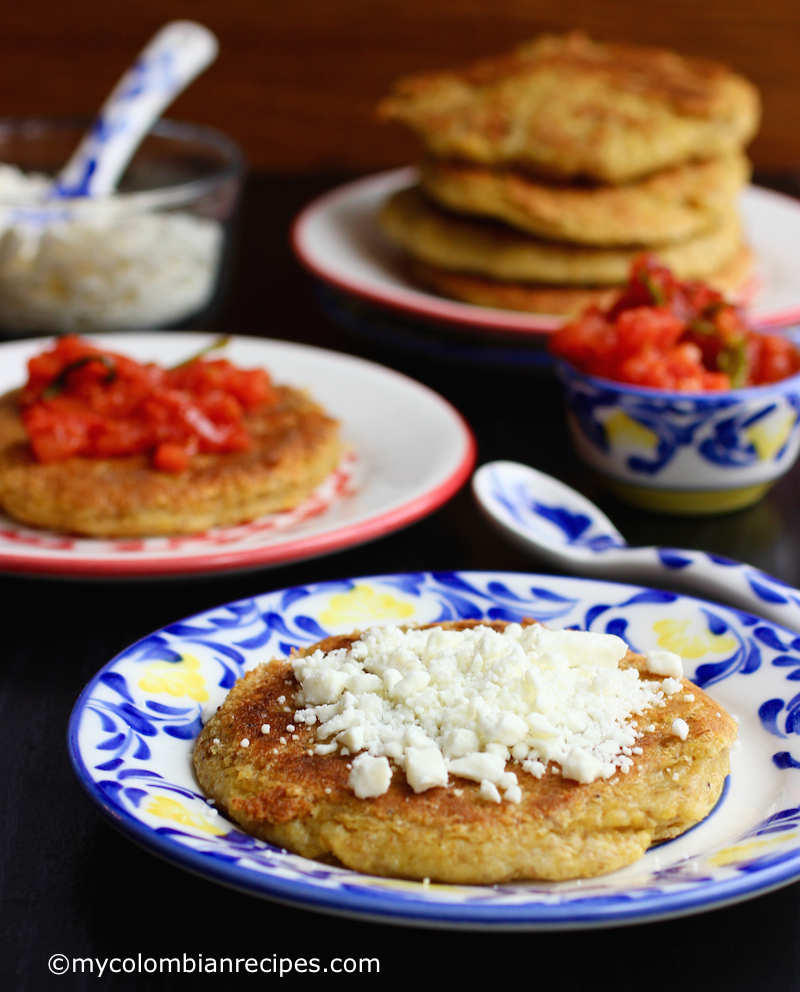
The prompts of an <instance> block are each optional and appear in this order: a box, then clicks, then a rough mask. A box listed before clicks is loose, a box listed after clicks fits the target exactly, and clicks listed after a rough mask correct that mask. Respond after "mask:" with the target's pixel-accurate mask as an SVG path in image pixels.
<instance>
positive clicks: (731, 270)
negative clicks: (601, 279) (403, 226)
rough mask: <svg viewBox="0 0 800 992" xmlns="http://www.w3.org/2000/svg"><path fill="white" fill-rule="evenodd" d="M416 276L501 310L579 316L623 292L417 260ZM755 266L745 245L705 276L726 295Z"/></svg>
mask: <svg viewBox="0 0 800 992" xmlns="http://www.w3.org/2000/svg"><path fill="white" fill-rule="evenodd" d="M409 267H410V271H411V273H412V276H413V278H414V281H415V282H417V283H419V284H420V285H421V286H424V287H426V288H427V289H430V290H432V291H433V292H434V293H437V294H439V295H440V296H447V297H449V298H450V299H451V300H458V301H460V302H461V303H472V304H473V305H474V306H479V307H493V308H495V309H499V310H519V311H522V312H526V313H538V314H550V315H553V316H558V317H577V316H579V315H580V314H582V313H583V311H584V310H585V309H586V308H587V307H589V306H598V307H600V308H601V309H607V308H608V307H610V306H611V305H612V304H613V303H614V301H615V300H616V298H617V297H618V296H619V293H620V289H619V287H608V286H606V287H602V288H601V287H591V286H547V285H543V284H540V283H527V282H504V281H502V280H500V279H488V278H487V277H486V276H478V275H473V274H472V273H470V272H451V271H450V270H448V269H441V268H438V267H437V266H435V265H428V264H427V263H426V262H418V261H417V260H416V259H411V260H410V261H409ZM752 268H753V254H752V252H751V251H750V249H749V248H748V247H747V246H746V245H744V244H742V245H740V246H739V248H738V250H737V251H736V253H735V254H734V256H733V258H731V259H730V261H729V262H727V263H726V264H725V265H723V267H722V268H721V269H719V270H718V271H717V272H715V273H713V275H711V276H709V277H708V278H707V279H706V280H705V281H706V282H707V283H708V284H709V286H711V287H712V289H716V290H718V291H719V292H720V293H723V294H724V295H725V296H728V297H730V298H732V299H733V298H735V297H736V296H737V295H738V294H739V293H740V292H741V290H742V288H743V287H744V286H745V285H746V283H747V278H748V276H749V275H750V273H751V271H752Z"/></svg>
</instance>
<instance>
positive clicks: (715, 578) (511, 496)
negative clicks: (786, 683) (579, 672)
mask: <svg viewBox="0 0 800 992" xmlns="http://www.w3.org/2000/svg"><path fill="white" fill-rule="evenodd" d="M472 491H473V493H474V494H475V498H476V499H477V501H478V505H479V506H480V507H481V509H482V510H483V511H484V513H485V514H486V516H487V517H488V519H489V521H490V522H491V523H492V524H494V525H495V526H496V527H497V528H498V529H499V530H500V531H501V532H502V533H503V534H504V535H505V536H506V537H508V538H510V539H511V541H512V542H513V543H514V544H516V545H517V546H518V547H521V548H522V549H523V550H524V551H529V552H532V553H533V554H535V555H536V557H538V558H541V559H543V560H544V561H546V562H547V563H548V564H550V565H553V566H556V567H558V568H560V569H563V570H564V571H567V572H571V573H573V574H576V575H584V576H591V577H592V578H605V579H618V580H621V581H627V582H641V583H644V584H646V585H654V586H658V585H659V584H661V583H664V582H665V581H666V582H668V583H670V584H680V585H681V586H685V587H687V588H688V589H690V590H692V591H693V592H696V593H698V594H699V595H702V596H704V597H706V598H709V599H715V600H724V601H726V602H728V603H730V604H732V605H734V606H736V607H738V608H739V609H741V610H745V611H746V612H748V613H752V614H755V615H756V616H762V617H766V618H767V619H768V620H773V621H774V622H776V623H779V624H782V625H783V626H784V627H788V628H789V629H790V630H795V631H800V590H798V589H793V588H792V587H791V586H787V585H784V584H783V583H782V582H780V581H779V580H778V579H775V578H773V577H772V576H770V575H767V574H766V573H765V572H761V571H759V570H758V569H757V568H753V567H752V565H745V564H742V563H741V562H738V561H733V560H732V559H730V558H723V557H722V556H720V555H714V554H710V553H708V552H705V551H684V550H678V549H675V548H657V547H648V548H631V547H629V546H628V545H627V544H626V543H625V539H624V538H623V536H622V535H621V534H620V532H619V531H618V530H617V529H616V527H615V526H614V525H613V524H612V523H611V521H610V520H609V519H608V517H607V516H606V515H605V514H604V513H602V512H601V511H600V510H599V509H598V508H597V507H596V506H595V505H594V503H592V502H591V501H590V500H588V499H586V497H585V496H581V494H580V493H577V492H575V490H574V489H571V488H570V487H569V486H567V485H564V483H563V482H559V481H558V480H557V479H554V478H553V477H552V476H549V475H545V473H544V472H539V471H537V470H536V469H534V468H529V467H528V466H527V465H520V464H518V463H517V462H490V463H489V464H487V465H483V466H482V467H481V468H479V469H478V471H477V472H476V473H475V474H474V476H473V477H472Z"/></svg>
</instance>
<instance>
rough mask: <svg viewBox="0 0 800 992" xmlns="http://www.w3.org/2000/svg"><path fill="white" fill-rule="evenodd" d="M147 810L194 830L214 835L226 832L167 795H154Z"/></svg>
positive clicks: (217, 835)
mask: <svg viewBox="0 0 800 992" xmlns="http://www.w3.org/2000/svg"><path fill="white" fill-rule="evenodd" d="M147 812H148V813H152V815H153V816H159V817H161V818H162V819H163V820H174V821H175V822H176V823H180V825H181V826H183V827H194V828H195V830H202V831H204V833H207V834H212V835H213V836H215V837H222V836H224V835H225V834H226V833H227V831H226V830H220V828H219V827H217V826H215V825H214V824H213V823H212V822H211V821H210V820H207V819H206V818H205V817H204V816H200V814H199V813H193V812H192V811H191V810H190V809H187V808H186V807H185V806H184V805H183V803H179V802H178V801H177V799H170V797H169V796H155V798H154V799H153V801H152V802H151V803H150V804H149V806H148V807H147Z"/></svg>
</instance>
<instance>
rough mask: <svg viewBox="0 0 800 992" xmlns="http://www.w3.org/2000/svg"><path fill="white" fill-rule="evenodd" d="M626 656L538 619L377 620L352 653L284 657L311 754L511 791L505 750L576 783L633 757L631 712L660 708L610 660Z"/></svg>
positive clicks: (604, 640)
mask: <svg viewBox="0 0 800 992" xmlns="http://www.w3.org/2000/svg"><path fill="white" fill-rule="evenodd" d="M626 651H627V647H626V645H625V643H624V641H622V640H621V639H620V638H619V637H616V636H614V635H612V634H595V633H587V632H585V631H575V630H567V631H551V630H547V629H546V628H544V627H542V626H540V625H538V624H537V625H533V626H529V627H524V628H523V627H522V626H520V625H519V624H509V625H508V626H507V627H506V628H505V630H504V631H502V632H497V631H494V630H492V629H491V628H489V627H483V626H478V627H474V628H471V629H468V630H464V631H455V630H444V629H443V628H441V627H435V628H431V629H428V630H418V629H411V630H407V631H404V630H402V629H400V628H399V627H394V626H391V625H386V626H381V627H375V628H373V629H371V630H368V631H366V632H365V633H364V634H363V635H362V637H361V639H360V640H359V641H356V642H354V643H353V644H352V645H351V647H350V648H349V650H345V649H337V650H335V651H331V652H328V653H324V652H322V651H320V650H317V651H315V652H314V653H312V654H310V655H307V656H304V657H297V658H295V659H293V661H292V667H293V669H294V673H295V676H296V678H297V679H298V681H299V682H300V691H299V693H298V694H297V696H296V698H295V705H296V711H295V714H294V717H293V719H294V721H295V722H296V723H302V724H305V725H306V726H307V727H312V726H313V727H315V733H316V738H317V741H318V742H319V743H317V745H316V747H315V752H316V753H317V754H321V753H332V752H333V751H334V750H337V749H338V750H339V753H340V754H350V753H358V752H362V753H368V754H369V755H370V756H371V757H373V758H378V757H383V758H386V759H389V760H391V761H392V762H394V763H395V764H396V765H398V766H399V767H401V768H403V769H404V771H405V773H406V777H407V779H408V781H409V783H410V785H411V787H412V789H414V790H415V791H417V792H421V791H424V790H425V789H429V788H434V787H437V786H446V785H447V782H448V773H449V774H451V775H457V776H459V777H461V778H467V779H471V780H473V781H475V782H480V783H489V784H490V785H492V786H494V787H495V790H496V791H497V790H498V787H499V788H500V789H503V790H504V792H508V791H509V790H513V789H514V788H515V787H516V785H517V783H516V778H515V776H514V775H513V773H509V772H506V763H507V762H508V761H509V760H511V758H512V756H513V758H514V759H515V760H517V761H520V762H521V763H522V767H523V769H524V770H525V771H527V772H529V773H530V774H532V775H535V776H537V777H540V776H541V775H542V774H543V773H544V770H545V767H546V765H547V764H548V762H557V763H558V764H560V765H561V768H560V769H559V768H556V767H553V771H554V772H560V771H562V769H563V774H564V776H565V777H567V778H572V779H574V780H577V781H579V782H590V781H594V779H596V778H610V777H611V776H612V775H614V774H615V772H617V771H618V770H620V771H623V772H625V771H628V770H629V769H630V768H631V766H632V764H633V759H632V757H631V754H632V751H631V749H632V747H633V746H634V745H635V744H636V742H637V740H638V738H640V737H641V736H642V732H641V731H639V730H638V729H637V727H636V726H635V725H633V726H632V725H631V724H630V723H629V721H630V718H631V716H633V715H635V714H639V713H642V712H644V711H645V710H646V709H648V707H650V706H654V705H660V704H662V703H663V695H664V694H663V692H662V689H661V685H660V683H659V682H657V681H647V680H646V679H644V678H640V676H639V673H638V672H637V671H636V669H635V668H630V669H624V670H623V669H620V668H619V667H618V664H619V661H620V660H621V659H622V658H623V657H624V655H625V653H626ZM323 749H324V750H323ZM388 787H389V780H388V779H386V788H387V789H388ZM482 788H483V786H482ZM484 791H485V790H484ZM498 794H499V793H498ZM511 794H512V796H513V795H515V793H513V792H512V793H511ZM509 801H518V800H514V799H511V800H509Z"/></svg>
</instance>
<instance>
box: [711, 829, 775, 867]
mask: <svg viewBox="0 0 800 992" xmlns="http://www.w3.org/2000/svg"><path fill="white" fill-rule="evenodd" d="M794 833H795V832H794V831H788V832H787V833H785V834H777V835H776V836H774V837H771V838H770V839H769V840H751V841H748V842H746V843H744V844H737V845H736V846H735V847H726V848H725V849H724V850H722V851H718V852H717V853H716V854H712V855H711V857H710V858H709V859H708V860H709V861H710V862H711V864H712V865H716V867H717V868H724V867H725V866H726V865H736V864H740V863H741V862H742V861H751V860H752V859H753V858H757V857H760V856H761V855H762V854H764V853H766V851H768V850H769V849H770V848H773V847H778V846H779V845H780V844H783V843H785V842H786V841H787V840H788V839H789V838H790V837H792V836H793V835H794Z"/></svg>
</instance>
